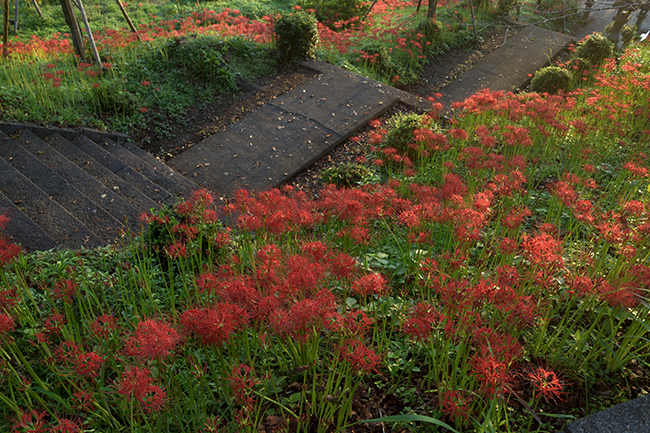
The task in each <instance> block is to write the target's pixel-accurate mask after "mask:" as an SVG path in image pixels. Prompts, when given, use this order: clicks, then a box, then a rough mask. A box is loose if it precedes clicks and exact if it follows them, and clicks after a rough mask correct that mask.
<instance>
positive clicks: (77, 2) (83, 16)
mask: <svg viewBox="0 0 650 433" xmlns="http://www.w3.org/2000/svg"><path fill="white" fill-rule="evenodd" d="M16 1H18V0H16ZM74 2H75V5H76V6H77V8H79V13H80V14H81V20H82V21H83V22H84V26H85V27H86V34H87V35H88V41H89V42H90V49H91V50H92V52H93V57H94V58H95V62H96V63H97V65H99V66H101V64H102V59H101V58H100V57H99V52H97V44H95V38H94V37H93V32H92V30H90V24H89V23H88V17H87V16H86V11H85V10H84V5H83V3H82V2H81V0H74Z"/></svg>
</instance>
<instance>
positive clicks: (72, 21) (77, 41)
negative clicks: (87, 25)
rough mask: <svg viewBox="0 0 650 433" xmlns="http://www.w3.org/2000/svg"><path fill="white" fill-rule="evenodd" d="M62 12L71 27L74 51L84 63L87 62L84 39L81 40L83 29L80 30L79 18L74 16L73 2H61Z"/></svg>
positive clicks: (67, 0) (68, 0)
mask: <svg viewBox="0 0 650 433" xmlns="http://www.w3.org/2000/svg"><path fill="white" fill-rule="evenodd" d="M61 10H62V11H63V16H64V17H65V22H66V23H67V24H68V27H70V34H71V35H72V45H73V46H74V51H75V53H76V54H77V55H78V56H79V59H80V60H81V61H82V62H85V61H86V53H85V50H84V43H83V39H82V38H81V29H79V23H78V22H77V17H75V15H74V9H73V8H72V2H70V0H61Z"/></svg>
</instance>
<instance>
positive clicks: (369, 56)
mask: <svg viewBox="0 0 650 433" xmlns="http://www.w3.org/2000/svg"><path fill="white" fill-rule="evenodd" d="M352 54H353V61H355V62H356V63H358V64H363V65H364V66H365V67H366V68H368V69H375V70H380V71H382V72H385V73H387V75H392V74H394V72H393V69H394V68H392V65H391V63H392V57H391V54H390V52H389V51H388V47H387V46H386V44H385V43H382V42H381V41H377V40H369V41H366V42H364V43H363V45H361V47H360V48H359V50H358V52H355V53H352ZM389 69H390V71H389Z"/></svg>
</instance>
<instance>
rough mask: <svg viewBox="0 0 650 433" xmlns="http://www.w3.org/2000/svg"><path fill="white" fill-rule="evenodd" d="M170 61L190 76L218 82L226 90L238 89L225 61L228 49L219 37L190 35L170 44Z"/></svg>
mask: <svg viewBox="0 0 650 433" xmlns="http://www.w3.org/2000/svg"><path fill="white" fill-rule="evenodd" d="M168 48H169V61H170V62H172V63H173V64H174V65H175V66H176V67H182V68H184V69H185V70H186V71H187V72H188V73H189V74H190V75H192V76H195V77H198V78H202V79H206V80H212V81H217V82H218V83H219V84H220V86H222V87H224V88H225V89H234V88H236V87H237V85H236V83H235V76H234V74H233V73H232V71H231V70H230V68H229V66H228V64H227V63H226V61H225V59H224V56H223V54H224V52H225V50H226V48H227V46H226V44H225V42H224V41H223V39H220V38H219V37H217V36H203V35H201V36H197V35H189V36H183V37H180V38H176V39H172V40H171V41H170V42H169V47H168Z"/></svg>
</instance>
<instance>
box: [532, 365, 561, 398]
mask: <svg viewBox="0 0 650 433" xmlns="http://www.w3.org/2000/svg"><path fill="white" fill-rule="evenodd" d="M527 377H528V380H530V384H531V385H532V386H533V390H534V392H535V398H537V399H538V400H544V401H546V402H547V403H550V402H554V403H557V402H558V401H564V400H563V399H562V397H563V396H564V394H565V393H566V392H565V386H566V383H563V380H562V379H561V378H560V377H558V375H557V374H556V373H555V372H554V371H553V370H550V369H548V368H544V367H537V368H535V369H533V370H532V371H531V372H529V373H528V374H527Z"/></svg>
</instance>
